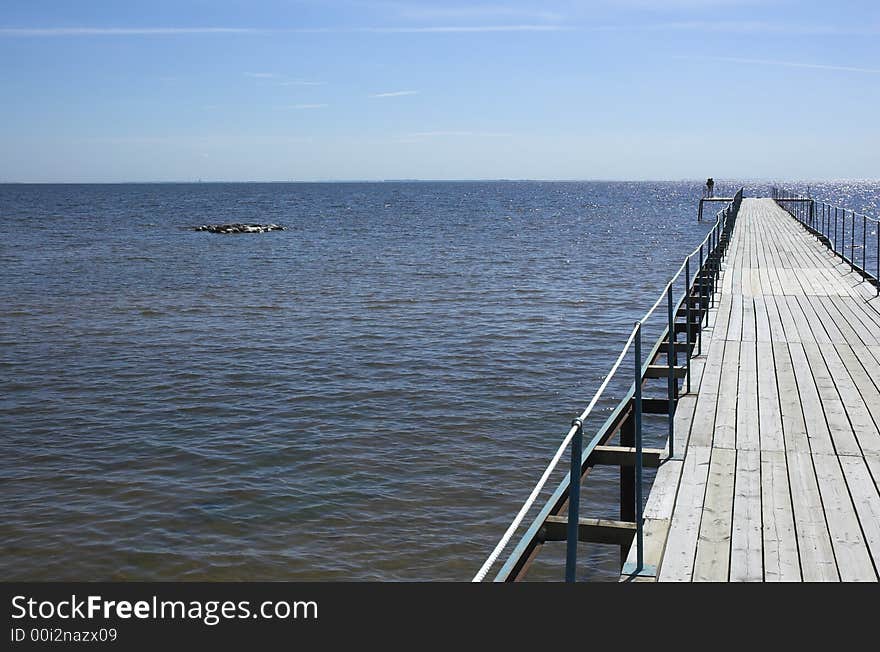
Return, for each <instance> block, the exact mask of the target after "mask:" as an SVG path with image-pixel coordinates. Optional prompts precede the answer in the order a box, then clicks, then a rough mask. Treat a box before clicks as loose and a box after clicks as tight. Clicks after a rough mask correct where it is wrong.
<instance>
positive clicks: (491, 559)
mask: <svg viewBox="0 0 880 652" xmlns="http://www.w3.org/2000/svg"><path fill="white" fill-rule="evenodd" d="M637 330H638V324H637V325H636V326H633V330H632V333H630V336H629V339H628V340H627V341H626V344H625V345H624V347H623V350H622V351H621V352H620V355H619V356H618V357H617V362H615V363H614V366H613V367H611V371H610V372H609V374H608V375H607V376H605V380H604V381H602V384H601V385H599V389H598V391H597V392H596V394H595V395H594V396H593V399H592V400H591V401H590V404H589V405H588V406H587V408H586V409H585V410H584V411H583V412H582V413H581V415H580V416H579V417H578V420H579V421H584V420H585V419H586V418H587V417H588V416H589V415H590V412H592V411H593V408H594V407H596V403H598V402H599V398H600V397H601V396H602V393H603V392H604V391H605V388H606V387H608V383H609V382H611V379H612V378H613V377H614V374H615V373H617V369H618V367H620V364H621V363H622V362H623V359H624V357H626V354H627V352H628V351H629V348H630V346H632V343H633V340H634V339H635V336H636V331H637ZM577 430H578V426H576V425H573V426H572V427H571V428H570V429H569V431H568V434H567V435H566V436H565V439H563V440H562V443H561V444H560V445H559V448H558V449H557V450H556V454H555V455H554V456H553V459H552V460H550V464H549V465H548V466H547V468H546V469H545V470H544V473H543V474H542V475H541V479H540V480H538V484H536V485H535V488H534V489H532V493H531V494H529V497H528V499H527V500H526V502H525V503H523V506H522V507H521V508H520V510H519V512H518V513H517V515H516V516H515V517H514V519H513V522H512V523H511V524H510V527H508V528H507V531H506V532H505V533H504V535H503V536H502V537H501V540H500V541H499V542H498V545H496V546H495V549H494V550H493V551H492V552H491V553H489V556H488V557H487V558H486V561H485V562H483V565H482V566H481V567H480V570H478V571H477V574H476V575H474V579H472V580H471V582H482V581H483V579H484V578H485V577H486V573H488V572H489V569H490V568H492V566H493V564H494V563H495V562H496V561H497V559H498V556H499V555H500V554H501V553H502V552H503V551H504V549H505V548H506V547H507V544H508V543H510V539H511V537H513V534H514V532H516V529H517V528H518V527H519V526H520V524H521V523H522V520H523V519H524V518H525V516H526V514H527V513H528V511H529V510H530V509H531V508H532V505H534V503H535V500H536V499H537V498H538V494H540V493H541V490H542V489H543V488H544V485H545V484H547V480H548V479H549V478H550V474H551V473H553V470H554V469H555V468H556V465H557V464H559V460H560V459H562V454H563V453H564V452H565V449H566V448H568V445H569V444H570V443H571V440H572V438H573V437H574V435H575V433H576V432H577Z"/></svg>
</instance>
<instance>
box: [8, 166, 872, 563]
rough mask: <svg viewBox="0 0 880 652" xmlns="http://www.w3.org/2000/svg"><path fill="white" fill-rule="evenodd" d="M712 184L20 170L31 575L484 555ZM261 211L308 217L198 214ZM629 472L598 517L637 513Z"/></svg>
mask: <svg viewBox="0 0 880 652" xmlns="http://www.w3.org/2000/svg"><path fill="white" fill-rule="evenodd" d="M814 189H815V186H814ZM733 190H734V188H733V184H726V186H725V185H722V186H720V187H718V188H717V189H716V192H723V193H732V191H733ZM748 191H749V189H748V188H747V192H748ZM752 191H753V193H754V192H755V191H757V189H756V188H752ZM822 191H823V192H822V194H823V195H825V196H829V197H830V198H832V199H835V200H837V201H843V202H848V204H847V205H852V207H853V208H856V209H858V210H865V211H868V212H869V213H870V214H876V213H877V212H878V211H877V207H878V205H880V201H878V200H880V193H878V186H877V184H866V183H842V184H827V185H826V186H825V187H823V188H822ZM700 192H701V189H700V187H699V184H695V183H537V182H534V183H533V182H519V183H513V182H511V183H507V182H496V183H378V184H355V183H352V184H192V185H108V186H76V185H70V186H26V185H7V186H0V218H2V220H3V227H4V228H3V235H2V240H0V264H2V269H3V281H4V282H3V284H2V286H0V344H2V347H0V481H2V485H3V492H2V495H0V507H2V520H0V541H2V545H3V553H2V557H0V572H2V576H3V578H4V579H7V580H12V579H32V580H33V579H40V580H43V579H58V580H91V579H192V580H195V579H212V580H215V579H216V580H219V579H237V580H248V579H279V580H282V579H316V580H332V579H367V580H398V579H406V580H410V579H413V580H414V579H429V580H436V579H444V580H446V579H453V580H467V579H469V578H470V577H471V575H472V574H473V572H474V571H475V570H476V568H477V567H479V565H480V563H481V562H482V560H483V558H484V557H485V555H486V554H487V553H488V551H489V550H490V549H491V548H492V546H493V545H494V544H495V542H496V541H497V539H498V537H499V536H500V535H501V533H502V532H503V531H504V529H505V527H506V526H507V524H508V522H509V520H510V518H511V517H512V516H513V515H514V514H515V513H516V510H517V509H518V507H519V505H520V504H521V503H522V501H523V500H524V498H525V497H526V496H527V495H528V493H529V491H530V490H531V487H532V486H533V484H534V482H535V480H536V479H537V477H538V476H539V475H540V473H541V471H542V470H543V468H544V466H545V465H546V463H547V461H548V459H549V457H550V455H551V454H552V452H553V450H554V449H555V447H556V445H557V444H558V442H559V440H560V439H561V438H562V436H563V435H564V433H565V431H566V429H567V427H568V425H569V423H570V420H571V418H572V416H574V415H575V414H576V413H577V412H579V411H580V409H581V408H582V407H583V406H584V405H585V403H586V401H587V400H588V398H589V397H590V395H591V394H592V392H593V391H594V389H595V387H596V386H597V384H598V382H600V380H601V378H602V377H603V374H604V373H605V372H606V370H607V369H608V368H609V366H610V365H611V362H612V361H613V359H614V357H615V356H616V354H617V351H618V349H619V347H620V345H621V344H622V343H623V341H624V340H625V339H626V336H627V335H628V330H629V328H630V327H631V325H632V322H633V320H635V319H637V318H638V317H639V316H640V315H641V313H642V312H644V310H645V309H646V308H647V307H648V306H649V305H650V303H652V302H653V300H654V298H655V296H656V294H657V292H658V291H659V290H660V289H661V288H662V287H663V286H664V285H665V283H666V280H667V278H668V277H669V275H670V274H671V273H672V272H674V271H675V269H677V268H678V265H679V264H680V260H681V257H682V256H683V255H684V254H685V253H687V252H688V251H689V250H690V249H691V248H692V247H693V246H694V245H695V244H697V243H698V242H699V241H700V240H701V239H702V238H703V236H704V235H705V233H706V231H707V228H708V223H703V224H699V223H697V221H696V200H697V198H699V196H700ZM817 192H818V191H817ZM232 221H258V222H278V223H281V224H284V225H286V226H287V227H288V229H287V230H286V231H283V232H274V233H266V234H258V235H238V236H231V235H213V234H210V233H202V232H194V231H191V230H188V229H187V227H190V226H193V225H198V224H202V223H207V222H232ZM619 395H620V389H619V388H617V389H614V391H612V392H611V394H610V395H609V396H608V397H607V399H606V400H604V402H603V403H602V410H603V411H605V412H606V413H607V410H608V409H610V408H611V407H612V406H613V405H614V403H615V402H616V398H617V397H619ZM605 477H606V480H607V481H606V482H601V481H600V482H593V481H592V480H591V483H590V489H589V491H588V492H587V500H586V504H585V506H584V515H611V516H613V515H614V514H615V513H616V511H617V489H616V485H615V484H614V476H613V474H612V475H607V476H605ZM597 480H602V474H597ZM560 553H561V550H559V549H558V548H554V547H552V546H548V548H547V550H546V551H545V553H544V554H543V555H542V557H541V561H540V563H538V564H537V565H536V566H535V568H534V572H533V575H532V576H533V577H534V578H535V579H558V578H559V577H560V575H559V568H558V562H559V561H561V554H560ZM584 555H585V562H584V568H583V575H584V576H585V577H591V578H601V577H609V576H610V575H611V574H612V573H613V571H614V568H615V563H616V561H617V551H616V550H614V549H610V548H603V547H601V546H600V547H594V548H592V549H585V552H584Z"/></svg>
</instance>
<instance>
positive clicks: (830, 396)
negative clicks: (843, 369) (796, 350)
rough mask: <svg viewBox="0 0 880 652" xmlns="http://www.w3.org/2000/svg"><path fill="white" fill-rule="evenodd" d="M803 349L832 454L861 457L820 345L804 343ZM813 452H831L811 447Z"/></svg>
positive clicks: (830, 348) (831, 348)
mask: <svg viewBox="0 0 880 652" xmlns="http://www.w3.org/2000/svg"><path fill="white" fill-rule="evenodd" d="M803 347H804V352H805V353H806V356H807V360H808V361H809V364H810V369H811V370H812V372H813V380H814V382H815V383H816V390H817V392H818V394H819V399H820V401H821V403H822V410H823V411H824V413H825V420H826V423H827V428H828V431H829V432H830V434H831V440H832V442H833V445H834V451H833V452H836V453H837V454H838V455H861V450H860V449H859V445H858V443H857V442H856V436H855V433H854V432H853V429H852V426H851V425H850V422H849V419H848V418H847V414H846V410H845V409H844V407H843V401H841V400H840V394H839V392H838V389H837V385H836V383H835V379H834V378H833V377H832V376H831V373H830V372H829V371H828V367H827V365H826V364H825V359H824V357H823V355H822V349H821V348H820V345H819V344H814V343H812V342H804V344H803ZM827 348H828V349H829V350H833V347H830V346H829V347H827ZM813 452H831V451H820V450H817V449H816V448H815V447H813Z"/></svg>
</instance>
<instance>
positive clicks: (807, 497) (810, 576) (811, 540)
mask: <svg viewBox="0 0 880 652" xmlns="http://www.w3.org/2000/svg"><path fill="white" fill-rule="evenodd" d="M786 459H787V460H788V474H789V482H790V483H791V499H792V508H793V512H794V520H795V523H796V524H797V526H796V527H797V540H798V553H799V555H800V559H801V571H802V573H803V578H804V581H806V582H836V581H838V580H839V579H840V576H839V575H838V572H837V563H836V562H835V560H834V549H833V548H832V546H831V537H830V535H829V533H828V526H827V524H826V522H825V510H824V509H823V508H822V498H821V496H820V494H819V485H818V482H817V480H816V472H815V469H814V468H813V460H812V456H811V455H810V454H809V453H798V452H793V451H790V452H788V453H786Z"/></svg>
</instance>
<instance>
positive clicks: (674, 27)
mask: <svg viewBox="0 0 880 652" xmlns="http://www.w3.org/2000/svg"><path fill="white" fill-rule="evenodd" d="M592 29H593V30H595V31H620V32H630V31H651V32H674V31H684V32H705V33H712V32H721V33H728V34H778V35H780V36H822V35H826V36H868V35H872V34H878V33H880V27H841V26H835V25H810V24H799V23H794V22H779V21H776V22H767V21H748V20H744V21H723V20H719V21H698V20H693V21H679V22H658V23H643V24H619V25H600V26H596V27H593V28H592Z"/></svg>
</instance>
